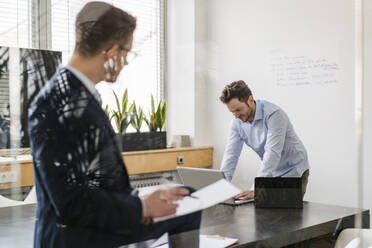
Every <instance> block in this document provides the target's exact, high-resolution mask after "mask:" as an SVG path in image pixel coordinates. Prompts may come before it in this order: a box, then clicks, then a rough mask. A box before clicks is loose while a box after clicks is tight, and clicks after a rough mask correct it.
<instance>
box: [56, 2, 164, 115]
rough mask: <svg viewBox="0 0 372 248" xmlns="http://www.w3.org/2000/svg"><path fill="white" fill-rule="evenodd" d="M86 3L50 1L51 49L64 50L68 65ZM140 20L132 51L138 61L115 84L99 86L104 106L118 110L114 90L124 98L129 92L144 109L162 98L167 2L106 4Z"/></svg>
mask: <svg viewBox="0 0 372 248" xmlns="http://www.w3.org/2000/svg"><path fill="white" fill-rule="evenodd" d="M87 2H89V1H86V0H66V1H60V0H51V20H52V26H51V35H52V47H51V48H52V49H53V50H59V51H62V54H63V55H62V62H63V63H64V64H65V63H67V62H68V59H69V58H70V57H71V55H72V53H73V49H74V42H75V28H74V25H75V18H76V15H77V13H78V12H79V11H80V10H81V8H82V7H83V6H84V5H85V4H86V3H87ZM105 2H107V3H110V4H113V5H114V6H116V7H118V8H121V9H123V10H125V11H127V12H129V13H130V14H132V15H133V16H135V17H136V18H137V28H136V31H135V33H134V41H133V49H132V50H133V51H135V52H137V53H138V56H137V58H136V59H135V60H134V61H133V62H132V63H131V64H129V65H128V66H127V67H125V68H124V69H123V71H122V72H121V74H120V76H119V78H118V81H117V83H116V84H110V83H105V82H103V83H100V84H98V85H97V89H98V91H99V92H100V94H101V97H102V101H103V105H104V106H105V105H106V104H108V105H109V107H110V108H112V109H116V104H115V99H114V96H113V93H112V90H114V91H115V92H116V94H117V95H119V96H120V97H121V95H122V94H123V92H124V90H125V89H128V96H129V100H130V101H131V102H132V101H133V100H135V101H136V105H137V106H138V105H140V106H142V107H144V108H145V109H148V107H150V97H151V94H152V95H153V96H154V97H155V99H157V100H158V99H159V98H161V97H162V91H163V85H162V82H163V77H164V76H163V75H164V17H163V16H164V3H163V0H117V1H105Z"/></svg>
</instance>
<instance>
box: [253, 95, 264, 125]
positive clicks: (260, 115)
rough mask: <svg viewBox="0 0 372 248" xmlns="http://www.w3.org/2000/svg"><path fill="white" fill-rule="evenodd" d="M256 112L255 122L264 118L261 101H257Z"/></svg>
mask: <svg viewBox="0 0 372 248" xmlns="http://www.w3.org/2000/svg"><path fill="white" fill-rule="evenodd" d="M255 102H256V112H255V113H254V119H253V122H255V121H258V120H261V119H262V118H263V113H262V112H263V109H262V106H261V102H260V100H256V101H255Z"/></svg>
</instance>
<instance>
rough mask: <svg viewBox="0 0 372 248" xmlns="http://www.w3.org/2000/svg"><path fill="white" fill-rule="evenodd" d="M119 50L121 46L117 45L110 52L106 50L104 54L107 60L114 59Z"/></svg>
mask: <svg viewBox="0 0 372 248" xmlns="http://www.w3.org/2000/svg"><path fill="white" fill-rule="evenodd" d="M118 50H119V46H118V45H117V44H115V45H113V46H112V47H110V48H109V49H108V50H106V51H105V52H104V54H105V60H108V59H110V58H112V57H114V55H116V54H117V51H118Z"/></svg>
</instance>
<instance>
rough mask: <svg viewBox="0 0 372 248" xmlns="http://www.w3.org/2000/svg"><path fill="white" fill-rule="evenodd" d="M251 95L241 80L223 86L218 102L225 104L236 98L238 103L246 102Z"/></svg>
mask: <svg viewBox="0 0 372 248" xmlns="http://www.w3.org/2000/svg"><path fill="white" fill-rule="evenodd" d="M251 95H252V91H251V90H250V89H249V87H248V85H247V84H246V83H245V82H244V81H243V80H238V81H234V82H232V83H230V84H228V85H226V86H225V88H224V89H223V90H222V93H221V96H220V100H221V102H223V103H225V104H227V103H229V102H230V100H231V99H233V98H238V100H239V101H240V102H247V101H248V98H249V97H250V96H251Z"/></svg>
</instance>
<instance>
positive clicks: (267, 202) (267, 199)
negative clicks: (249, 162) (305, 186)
mask: <svg viewBox="0 0 372 248" xmlns="http://www.w3.org/2000/svg"><path fill="white" fill-rule="evenodd" d="M255 205H256V207H263V208H264V207H265V208H302V181H301V178H300V177H256V178H255Z"/></svg>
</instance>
